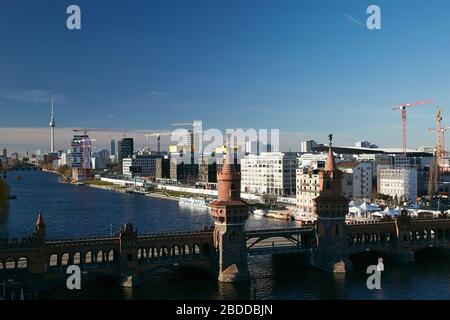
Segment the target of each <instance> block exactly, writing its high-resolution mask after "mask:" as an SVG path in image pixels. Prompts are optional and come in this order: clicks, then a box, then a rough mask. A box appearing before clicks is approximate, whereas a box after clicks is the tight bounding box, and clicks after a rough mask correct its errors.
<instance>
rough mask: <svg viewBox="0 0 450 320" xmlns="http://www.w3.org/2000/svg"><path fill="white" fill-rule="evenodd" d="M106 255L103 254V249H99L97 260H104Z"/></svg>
mask: <svg viewBox="0 0 450 320" xmlns="http://www.w3.org/2000/svg"><path fill="white" fill-rule="evenodd" d="M103 260H104V255H103V250H99V251H97V254H96V255H95V261H96V262H100V263H101V262H104V261H103Z"/></svg>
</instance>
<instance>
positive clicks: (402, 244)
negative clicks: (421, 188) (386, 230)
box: [390, 209, 415, 262]
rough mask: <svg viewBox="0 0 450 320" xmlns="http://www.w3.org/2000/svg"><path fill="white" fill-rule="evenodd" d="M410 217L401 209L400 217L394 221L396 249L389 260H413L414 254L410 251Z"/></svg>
mask: <svg viewBox="0 0 450 320" xmlns="http://www.w3.org/2000/svg"><path fill="white" fill-rule="evenodd" d="M411 231H412V228H411V217H410V216H409V215H408V211H407V210H405V209H403V210H402V212H401V214H400V217H398V218H397V219H395V232H396V236H397V248H396V250H395V252H394V254H391V255H390V258H391V259H393V260H397V261H402V262H411V261H414V260H415V257H414V252H413V251H412V250H411V240H412V239H411V234H410V232H411Z"/></svg>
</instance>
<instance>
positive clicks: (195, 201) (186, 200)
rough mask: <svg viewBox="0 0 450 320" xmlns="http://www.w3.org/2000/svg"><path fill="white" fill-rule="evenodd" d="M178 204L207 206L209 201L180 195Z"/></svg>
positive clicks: (198, 206)
mask: <svg viewBox="0 0 450 320" xmlns="http://www.w3.org/2000/svg"><path fill="white" fill-rule="evenodd" d="M178 204H179V205H180V206H191V207H197V208H209V203H208V202H207V201H206V200H205V199H201V198H185V197H180V199H179V200H178Z"/></svg>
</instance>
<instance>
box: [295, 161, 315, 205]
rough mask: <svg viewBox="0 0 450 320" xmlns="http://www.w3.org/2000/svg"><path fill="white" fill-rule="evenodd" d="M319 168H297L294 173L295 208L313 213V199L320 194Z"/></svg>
mask: <svg viewBox="0 0 450 320" xmlns="http://www.w3.org/2000/svg"><path fill="white" fill-rule="evenodd" d="M319 172H320V169H310V168H306V167H304V168H298V169H297V173H296V184H297V186H296V198H297V208H299V209H300V210H302V211H303V212H308V213H313V210H314V202H313V199H314V198H315V197H317V196H319V194H320V187H319Z"/></svg>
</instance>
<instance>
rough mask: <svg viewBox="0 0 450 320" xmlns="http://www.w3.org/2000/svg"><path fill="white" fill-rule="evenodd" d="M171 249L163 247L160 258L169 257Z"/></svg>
mask: <svg viewBox="0 0 450 320" xmlns="http://www.w3.org/2000/svg"><path fill="white" fill-rule="evenodd" d="M169 254H170V253H169V248H167V247H166V246H162V247H161V249H160V254H159V256H160V257H167V256H169Z"/></svg>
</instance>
